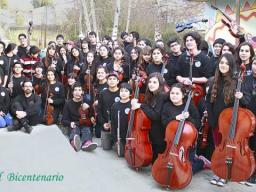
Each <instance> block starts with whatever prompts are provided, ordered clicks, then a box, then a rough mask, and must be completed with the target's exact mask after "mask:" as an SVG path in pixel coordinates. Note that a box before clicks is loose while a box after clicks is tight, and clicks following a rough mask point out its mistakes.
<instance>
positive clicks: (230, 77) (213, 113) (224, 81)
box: [206, 53, 243, 186]
mask: <svg viewBox="0 0 256 192" xmlns="http://www.w3.org/2000/svg"><path fill="white" fill-rule="evenodd" d="M236 68H237V67H236V61H235V58H234V57H233V55H231V54H229V53H225V54H223V55H221V57H220V60H219V62H218V63H217V68H216V70H215V76H214V82H213V85H212V86H210V87H209V91H208V93H207V96H206V105H207V110H208V122H209V126H210V128H212V130H213V138H214V143H215V146H217V145H218V144H219V143H220V140H221V138H220V135H219V127H218V125H217V123H218V119H219V117H220V114H221V112H222V111H223V110H224V109H226V108H228V107H232V106H233V103H234V97H236V98H238V99H241V98H242V97H243V94H242V93H241V92H235V89H236V79H235V78H234V77H235V73H236V71H237V69H236ZM210 183H211V184H213V185H218V186H224V184H225V183H226V180H225V179H223V178H219V177H217V176H214V177H213V178H212V180H211V181H210Z"/></svg>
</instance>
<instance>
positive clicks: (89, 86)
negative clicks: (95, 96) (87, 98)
mask: <svg viewBox="0 0 256 192" xmlns="http://www.w3.org/2000/svg"><path fill="white" fill-rule="evenodd" d="M92 82H93V76H92V74H91V70H90V69H89V68H88V70H87V72H86V74H85V75H84V91H85V92H87V93H89V94H91V93H92V92H93V83H92Z"/></svg>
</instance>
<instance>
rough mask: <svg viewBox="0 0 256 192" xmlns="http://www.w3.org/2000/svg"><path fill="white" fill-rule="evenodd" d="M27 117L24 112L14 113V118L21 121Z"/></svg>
mask: <svg viewBox="0 0 256 192" xmlns="http://www.w3.org/2000/svg"><path fill="white" fill-rule="evenodd" d="M26 116H27V113H26V112H25V111H16V117H17V118H18V119H22V118H24V117H26Z"/></svg>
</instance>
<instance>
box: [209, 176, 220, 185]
mask: <svg viewBox="0 0 256 192" xmlns="http://www.w3.org/2000/svg"><path fill="white" fill-rule="evenodd" d="M219 180H220V178H219V177H218V176H217V175H214V176H213V177H212V179H211V180H210V183H211V184H213V185H217V183H218V181H219Z"/></svg>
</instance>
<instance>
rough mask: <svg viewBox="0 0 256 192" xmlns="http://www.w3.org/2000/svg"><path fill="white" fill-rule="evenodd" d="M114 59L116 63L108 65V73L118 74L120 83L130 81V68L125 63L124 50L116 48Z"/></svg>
mask: <svg viewBox="0 0 256 192" xmlns="http://www.w3.org/2000/svg"><path fill="white" fill-rule="evenodd" d="M113 59H114V61H113V62H111V63H110V64H108V65H107V69H108V71H109V72H115V73H117V74H118V79H119V81H120V82H127V81H128V80H129V66H128V65H127V64H126V63H125V61H124V49H122V48H120V47H117V48H115V49H114V50H113Z"/></svg>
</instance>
